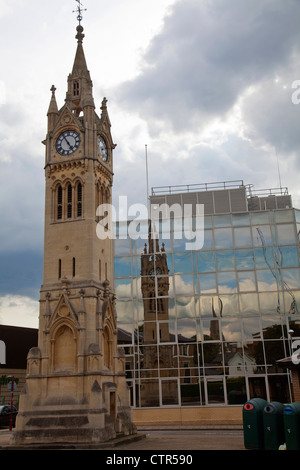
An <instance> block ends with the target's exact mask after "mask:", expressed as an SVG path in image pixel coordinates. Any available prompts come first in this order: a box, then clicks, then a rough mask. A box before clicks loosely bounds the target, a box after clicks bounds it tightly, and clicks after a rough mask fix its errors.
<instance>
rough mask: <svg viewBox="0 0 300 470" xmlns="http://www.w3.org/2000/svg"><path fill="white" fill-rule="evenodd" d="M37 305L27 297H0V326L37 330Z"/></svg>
mask: <svg viewBox="0 0 300 470" xmlns="http://www.w3.org/2000/svg"><path fill="white" fill-rule="evenodd" d="M38 315H39V303H38V302H37V301H36V300H32V299H30V298H29V297H22V296H18V295H6V296H3V297H0V324H1V325H9V326H22V327H27V328H38Z"/></svg>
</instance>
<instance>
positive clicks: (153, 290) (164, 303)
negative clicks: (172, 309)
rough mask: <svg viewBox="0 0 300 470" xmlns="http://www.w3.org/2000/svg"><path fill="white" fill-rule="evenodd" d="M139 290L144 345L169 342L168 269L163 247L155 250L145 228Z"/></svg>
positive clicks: (153, 240) (156, 246)
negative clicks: (145, 236)
mask: <svg viewBox="0 0 300 470" xmlns="http://www.w3.org/2000/svg"><path fill="white" fill-rule="evenodd" d="M141 275H142V280H141V288H142V295H143V303H144V344H155V343H157V342H158V340H159V342H169V341H170V333H169V325H168V323H167V322H168V320H169V311H168V307H169V302H168V295H169V269H168V264H167V256H166V253H165V250H164V244H163V245H162V248H161V250H160V249H159V243H158V240H157V239H156V240H155V239H154V237H153V234H152V233H151V225H150V228H149V243H148V247H147V245H145V249H144V252H143V254H142V257H141Z"/></svg>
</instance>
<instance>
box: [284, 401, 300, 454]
mask: <svg viewBox="0 0 300 470" xmlns="http://www.w3.org/2000/svg"><path fill="white" fill-rule="evenodd" d="M283 422H284V433H285V442H286V449H287V450H300V403H290V404H289V405H286V406H285V407H284V410H283Z"/></svg>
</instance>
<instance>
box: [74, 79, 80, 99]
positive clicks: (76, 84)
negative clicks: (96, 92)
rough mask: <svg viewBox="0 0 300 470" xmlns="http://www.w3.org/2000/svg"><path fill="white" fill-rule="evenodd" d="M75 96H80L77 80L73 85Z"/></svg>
mask: <svg viewBox="0 0 300 470" xmlns="http://www.w3.org/2000/svg"><path fill="white" fill-rule="evenodd" d="M73 95H74V96H79V81H78V80H75V81H74V83H73Z"/></svg>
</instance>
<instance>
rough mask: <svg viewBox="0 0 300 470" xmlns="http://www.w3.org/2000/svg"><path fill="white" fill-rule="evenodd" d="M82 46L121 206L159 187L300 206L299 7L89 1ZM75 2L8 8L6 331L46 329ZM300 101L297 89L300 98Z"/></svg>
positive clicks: (2, 206)
mask: <svg viewBox="0 0 300 470" xmlns="http://www.w3.org/2000/svg"><path fill="white" fill-rule="evenodd" d="M83 3H84V6H85V7H86V8H87V11H86V12H85V13H84V20H83V26H84V33H85V39H84V50H85V55H86V59H87V64H88V68H89V70H90V72H91V77H92V80H93V84H94V99H95V102H96V106H97V108H98V112H99V113H100V106H101V101H102V98H103V97H104V96H106V97H107V98H108V110H109V114H110V119H111V122H112V133H113V137H114V141H115V143H117V144H118V146H117V148H116V150H115V153H114V170H115V179H114V189H113V191H114V200H115V201H116V203H117V200H118V196H120V195H127V196H128V199H129V203H135V202H138V203H145V202H146V172H145V145H146V144H147V148H148V161H149V185H150V187H152V186H163V185H175V184H195V183H203V182H215V181H225V180H243V181H244V183H245V184H253V185H254V186H255V188H256V189H261V188H270V187H279V186H280V185H281V186H284V187H285V186H287V187H288V189H289V192H290V194H292V196H293V202H294V206H295V207H298V208H300V188H299V167H300V159H299V154H300V138H299V135H300V133H299V127H300V105H297V104H293V102H292V95H293V93H295V89H293V88H292V86H293V83H294V82H295V80H300V28H299V19H300V1H299V0H110V1H109V2H105V1H104V0H85V1H84V2H83ZM75 9H76V2H75V0H52V1H51V2H46V1H41V0H0V27H1V39H2V41H1V44H2V45H1V49H0V60H1V75H0V164H1V170H0V215H1V225H0V237H1V240H0V241H1V244H0V282H1V284H0V323H3V324H12V325H20V326H34V327H37V326H38V321H37V319H38V302H37V300H38V297H39V288H40V285H41V282H42V253H43V223H44V220H43V218H44V146H43V145H42V144H41V141H42V140H43V139H44V138H45V135H46V126H47V118H46V115H47V110H48V106H49V102H50V97H51V93H50V88H51V85H52V84H54V85H55V86H56V88H57V92H56V96H57V101H58V105H59V107H61V106H63V104H64V98H65V93H66V90H67V76H68V74H69V73H70V72H71V70H72V66H73V61H74V56H75V51H76V45H77V44H76V40H75V34H76V26H77V21H76V14H73V13H72V10H75ZM297 97H299V98H300V93H299V94H298V95H297Z"/></svg>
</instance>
